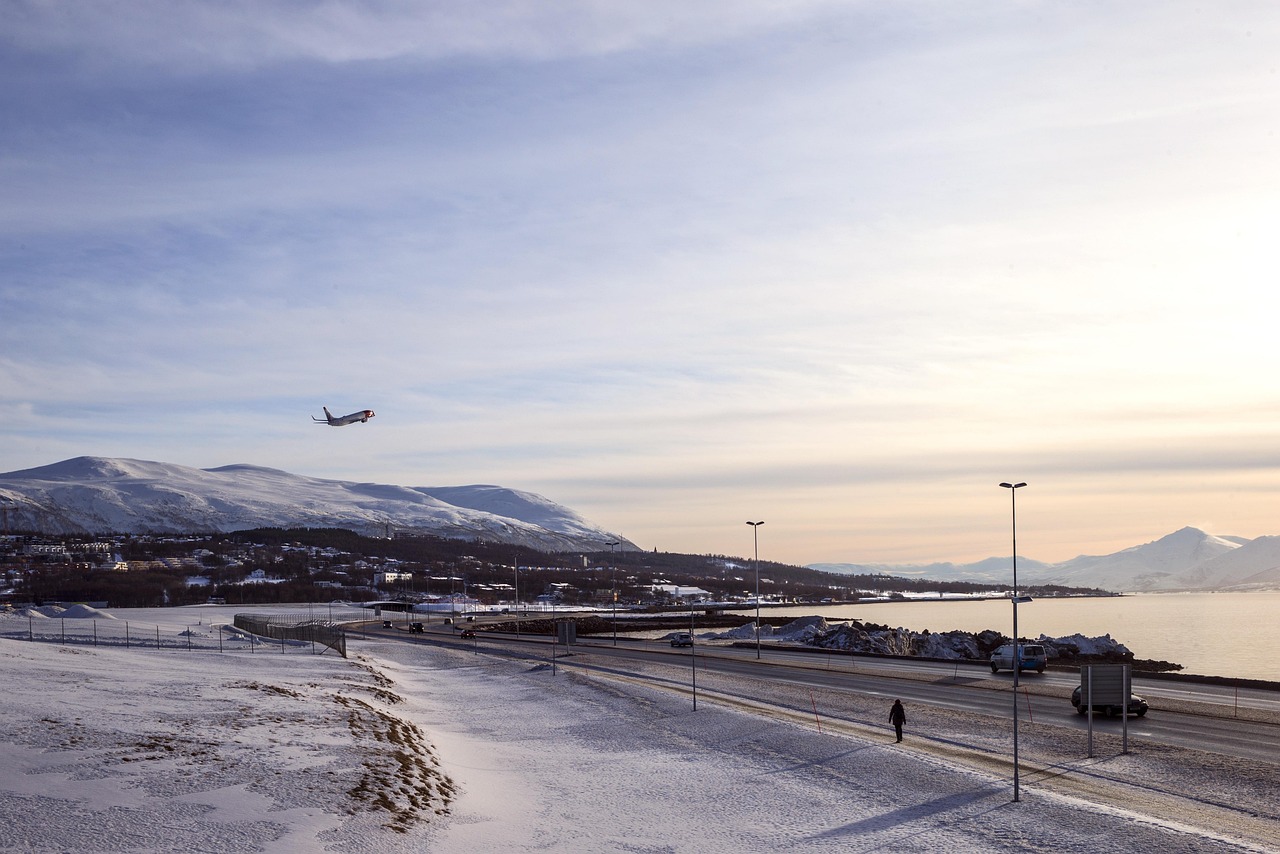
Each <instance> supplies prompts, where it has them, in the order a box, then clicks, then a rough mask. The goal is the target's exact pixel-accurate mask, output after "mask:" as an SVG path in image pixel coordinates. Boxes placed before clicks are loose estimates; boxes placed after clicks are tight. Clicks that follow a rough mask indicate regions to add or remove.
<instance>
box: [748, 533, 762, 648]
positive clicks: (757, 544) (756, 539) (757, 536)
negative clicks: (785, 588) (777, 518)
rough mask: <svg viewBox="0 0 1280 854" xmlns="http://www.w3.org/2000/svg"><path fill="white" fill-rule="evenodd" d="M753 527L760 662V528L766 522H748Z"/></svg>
mask: <svg viewBox="0 0 1280 854" xmlns="http://www.w3.org/2000/svg"><path fill="white" fill-rule="evenodd" d="M747 524H748V525H750V526H751V541H752V543H753V544H754V545H755V550H756V559H755V560H756V660H757V661H759V660H760V526H761V525H763V524H764V522H748V523H747Z"/></svg>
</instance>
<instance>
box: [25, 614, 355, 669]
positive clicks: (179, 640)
mask: <svg viewBox="0 0 1280 854" xmlns="http://www.w3.org/2000/svg"><path fill="white" fill-rule="evenodd" d="M0 638H8V639H11V640H27V641H39V642H43V643H61V644H76V645H84V646H116V647H126V648H130V649H133V648H138V649H168V650H184V649H186V650H197V649H199V650H217V651H219V652H266V651H271V652H277V653H281V652H283V653H288V652H312V653H317V654H323V653H324V652H325V651H327V650H329V649H332V650H334V651H336V652H337V653H338V654H339V655H341V656H342V657H344V658H345V657H346V654H347V647H346V631H345V629H343V627H342V626H341V625H340V624H338V623H334V622H330V621H328V620H317V619H314V618H311V617H308V616H304V615H301V614H292V615H264V614H236V615H235V616H234V617H233V621H232V622H231V623H225V622H207V623H206V622H204V621H200V622H198V623H195V624H191V625H176V624H168V625H156V624H151V623H140V622H136V621H129V620H119V619H85V618H79V617H45V616H42V615H36V614H27V615H25V616H8V617H5V618H4V619H0Z"/></svg>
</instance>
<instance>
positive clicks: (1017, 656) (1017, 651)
mask: <svg viewBox="0 0 1280 854" xmlns="http://www.w3.org/2000/svg"><path fill="white" fill-rule="evenodd" d="M1000 485H1001V486H1003V487H1004V488H1005V489H1007V490H1009V500H1010V510H1011V511H1012V528H1013V597H1012V598H1013V800H1014V802H1015V803H1016V802H1017V801H1019V800H1020V797H1019V792H1018V674H1019V673H1021V672H1022V647H1021V646H1020V645H1019V643H1018V602H1020V601H1023V599H1022V597H1020V596H1019V595H1018V490H1019V489H1021V488H1022V487H1024V486H1026V483H1002V484H1000ZM1026 601H1030V600H1026Z"/></svg>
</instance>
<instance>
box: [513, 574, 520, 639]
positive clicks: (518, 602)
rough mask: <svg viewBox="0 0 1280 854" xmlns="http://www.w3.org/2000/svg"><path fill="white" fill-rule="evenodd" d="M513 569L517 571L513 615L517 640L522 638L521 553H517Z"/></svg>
mask: <svg viewBox="0 0 1280 854" xmlns="http://www.w3.org/2000/svg"><path fill="white" fill-rule="evenodd" d="M512 562H513V563H515V566H513V567H512V568H513V570H515V571H516V612H515V613H513V615H511V616H512V617H513V618H515V621H516V640H520V554H517V556H516V560H515V561H512Z"/></svg>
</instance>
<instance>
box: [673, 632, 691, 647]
mask: <svg viewBox="0 0 1280 854" xmlns="http://www.w3.org/2000/svg"><path fill="white" fill-rule="evenodd" d="M671 645H672V646H693V635H691V634H689V633H688V632H679V633H678V634H676V635H675V636H674V637H672V638H671Z"/></svg>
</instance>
